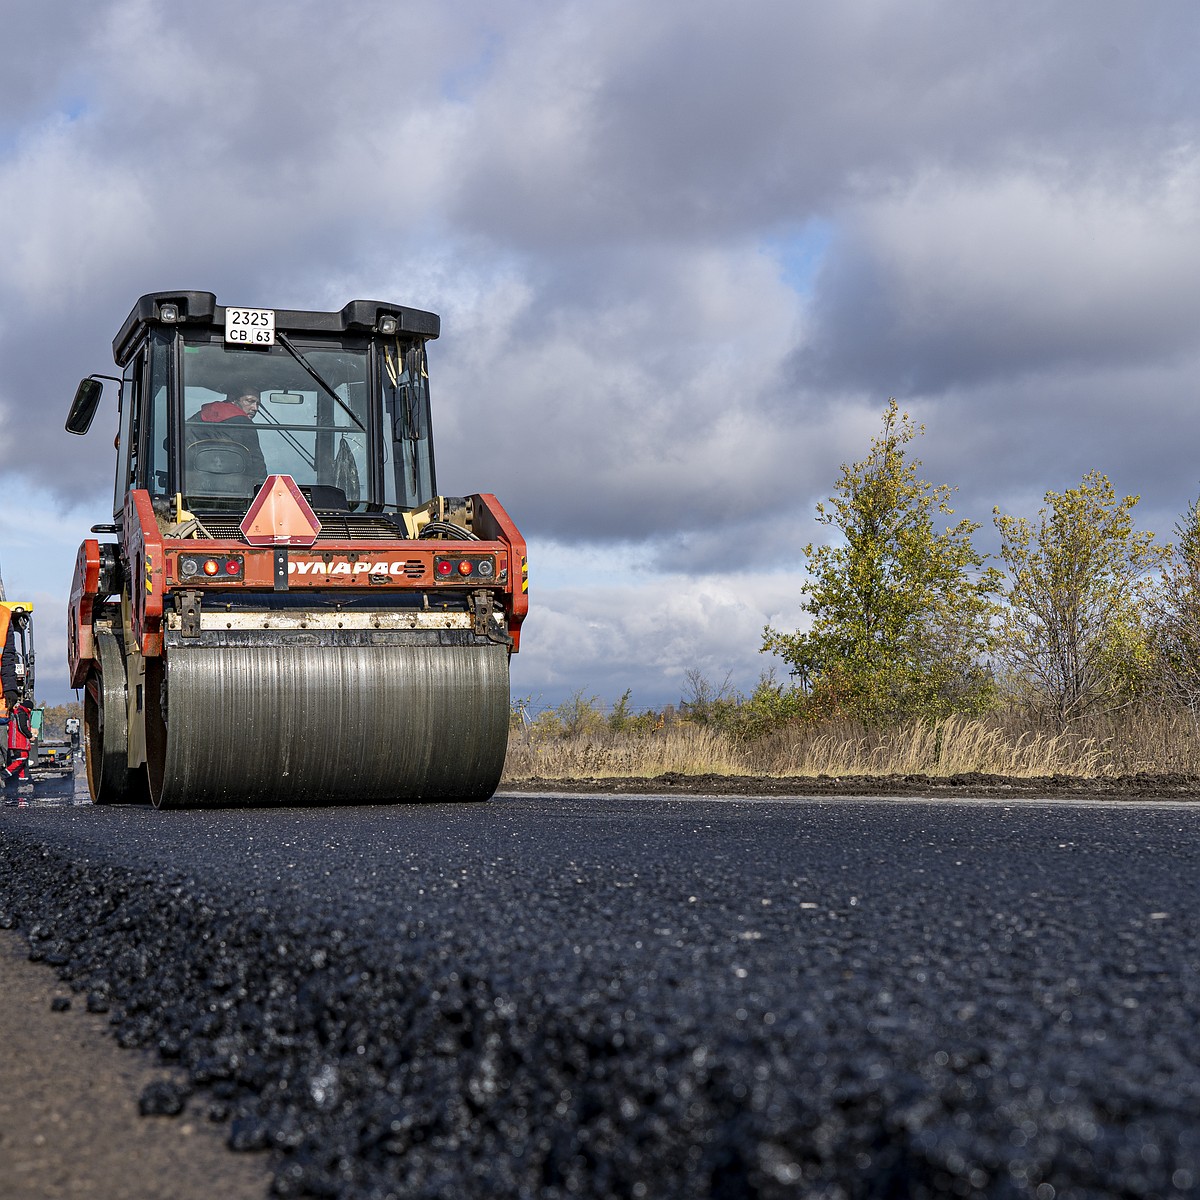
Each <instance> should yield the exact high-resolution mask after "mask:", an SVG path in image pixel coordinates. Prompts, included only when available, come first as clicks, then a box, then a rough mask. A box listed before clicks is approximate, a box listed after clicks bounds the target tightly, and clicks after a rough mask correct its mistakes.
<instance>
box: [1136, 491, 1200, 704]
mask: <svg viewBox="0 0 1200 1200" xmlns="http://www.w3.org/2000/svg"><path fill="white" fill-rule="evenodd" d="M1175 536H1176V537H1177V538H1178V539H1179V541H1178V542H1177V543H1176V544H1175V545H1174V546H1172V547H1171V553H1170V558H1169V559H1168V560H1167V563H1166V565H1165V566H1164V568H1163V572H1162V578H1161V580H1160V581H1159V586H1158V587H1157V589H1156V590H1155V591H1154V593H1153V595H1152V597H1151V599H1150V601H1149V603H1148V605H1147V618H1148V623H1149V630H1150V644H1151V649H1152V651H1153V655H1154V658H1153V663H1152V671H1153V681H1154V684H1155V686H1156V687H1157V689H1158V690H1159V692H1160V693H1161V694H1162V695H1163V696H1165V697H1166V698H1167V699H1168V700H1170V701H1172V702H1173V703H1175V704H1178V705H1180V706H1181V707H1183V708H1186V709H1187V710H1188V712H1189V713H1190V714H1191V716H1192V720H1193V722H1195V723H1198V724H1200V499H1197V500H1195V501H1194V502H1193V503H1192V505H1191V507H1190V508H1189V509H1188V511H1187V512H1186V513H1185V514H1184V515H1183V516H1182V517H1181V518H1180V520H1179V521H1178V522H1177V523H1176V525H1175Z"/></svg>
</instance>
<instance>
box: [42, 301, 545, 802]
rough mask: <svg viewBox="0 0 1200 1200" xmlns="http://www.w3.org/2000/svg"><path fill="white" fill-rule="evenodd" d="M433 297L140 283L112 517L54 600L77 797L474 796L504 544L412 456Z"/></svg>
mask: <svg viewBox="0 0 1200 1200" xmlns="http://www.w3.org/2000/svg"><path fill="white" fill-rule="evenodd" d="M440 327H441V323H440V319H439V318H438V316H437V315H436V314H434V313H431V312H425V311H422V310H420V309H415V308H408V307H406V306H404V305H400V304H388V303H383V302H379V301H374V300H352V301H350V302H349V303H348V304H346V305H345V307H343V308H342V309H341V310H340V311H338V312H320V311H299V310H290V309H269V308H247V307H233V306H226V305H220V304H218V303H217V300H216V296H215V295H214V294H213V293H211V292H192V291H180V292H154V293H151V294H148V295H145V296H142V297H140V298H139V299H138V301H137V303H135V304H134V306H133V309H132V311H131V312H130V313H129V316H128V317H127V318H126V320H125V322H124V324H123V325H122V326H121V328H120V331H119V332H118V333H117V336H116V337H115V338H114V340H113V358H114V361H115V363H116V367H117V370H118V372H119V373H118V374H114V375H104V374H99V373H97V374H94V375H90V376H88V377H87V378H86V379H84V380H83V381H82V382H81V383H80V385H79V388H78V390H77V391H76V393H75V397H74V399H73V401H72V403H71V407H70V411H69V414H68V416H67V421H66V428H67V431H68V432H70V433H73V434H85V433H87V431H88V429H89V428H90V427H91V425H92V421H93V418H94V416H95V414H96V412H97V410H98V408H99V407H100V402H101V399H102V396H103V393H104V391H105V383H106V382H107V383H108V384H109V385H110V391H112V390H115V392H116V397H117V422H116V423H117V434H116V441H115V446H116V451H117V467H116V486H115V491H114V502H113V516H112V521H111V522H104V523H100V524H96V525H94V526H92V529H91V532H92V533H93V534H96V535H99V536H97V537H91V538H87V539H86V540H85V541H84V542H83V545H82V546H81V547H80V550H79V556H78V559H77V562H76V567H75V577H74V581H73V584H72V588H71V599H70V609H69V615H68V646H67V653H68V664H69V668H70V675H71V684H72V686H73V687H75V688H77V689H82V693H83V742H84V760H85V763H86V768H87V779H88V787H89V789H90V792H91V798H92V801H93V802H94V803H97V804H108V803H146V802H147V801H148V802H150V803H152V804H154V805H155V806H156V807H159V808H190V807H222V806H225V807H232V806H260V805H262V806H266V805H314V804H320V805H329V804H370V803H398V802H416V801H458V800H463V801H479V800H486V799H487V798H488V797H489V796H491V795H492V793H493V792H494V791H495V789H496V786H497V784H498V783H499V780H500V774H501V770H502V769H503V765H504V755H505V750H506V748H507V743H508V724H509V659H510V656H511V655H512V654H514V653H516V652H517V650H518V649H519V647H520V635H521V623H522V621H523V619H524V617H525V613H526V611H527V608H528V565H527V561H526V547H525V541H524V539H523V538H522V537H521V535H520V533H519V532H518V531H517V528H516V526H515V525H514V524H513V522H512V520H511V519H510V518H509V516H508V514H507V513H506V512H505V510H504V508H503V507H502V506H501V505H500V503H499V502H498V501H497V499H496V497H495V496H493V495H491V494H487V493H476V494H472V495H458V496H450V495H441V494H439V493H438V489H437V483H436V477H435V473H434V454H433V432H432V424H431V413H430V400H429V372H428V357H427V353H426V347H427V344H428V343H429V342H430V341H432V340H433V339H435V338H436V337H437V336H438V334H439V332H440Z"/></svg>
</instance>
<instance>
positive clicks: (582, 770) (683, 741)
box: [504, 723, 748, 779]
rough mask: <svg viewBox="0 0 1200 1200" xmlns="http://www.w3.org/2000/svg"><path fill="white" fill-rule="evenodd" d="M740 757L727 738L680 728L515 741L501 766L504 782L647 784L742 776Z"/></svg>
mask: <svg viewBox="0 0 1200 1200" xmlns="http://www.w3.org/2000/svg"><path fill="white" fill-rule="evenodd" d="M747 769H748V768H747V765H746V761H745V756H744V755H743V754H742V753H741V752H740V751H739V750H738V748H737V747H736V746H735V745H734V743H733V741H732V739H731V738H728V737H726V736H725V735H724V734H721V733H718V732H717V731H716V730H715V729H708V728H705V727H703V726H700V725H688V724H686V723H680V724H676V725H673V726H670V727H668V728H665V729H662V730H658V731H654V732H651V733H645V734H632V733H631V734H620V733H603V734H578V735H576V736H574V737H549V738H547V737H538V736H529V735H523V734H516V735H514V736H513V737H512V738H511V739H510V741H509V746H508V758H507V759H506V760H505V763H504V775H505V778H506V779H528V778H530V777H531V776H534V775H537V776H540V777H541V778H543V779H573V778H585V779H620V778H644V779H651V778H653V777H654V776H655V775H662V774H664V773H666V772H668V771H677V772H679V773H680V774H681V775H710V774H712V775H741V774H745V773H746V771H747Z"/></svg>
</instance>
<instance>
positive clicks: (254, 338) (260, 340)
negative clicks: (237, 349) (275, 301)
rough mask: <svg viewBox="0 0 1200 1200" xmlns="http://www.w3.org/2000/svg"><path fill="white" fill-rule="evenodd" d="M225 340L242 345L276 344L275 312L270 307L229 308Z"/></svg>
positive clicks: (226, 315) (226, 313) (226, 317)
mask: <svg viewBox="0 0 1200 1200" xmlns="http://www.w3.org/2000/svg"><path fill="white" fill-rule="evenodd" d="M225 340H226V341H227V342H237V343H238V345H240V346H273V345H275V313H274V310H272V309H270V308H227V309H226V310H225Z"/></svg>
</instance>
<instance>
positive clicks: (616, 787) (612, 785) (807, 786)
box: [501, 771, 1200, 800]
mask: <svg viewBox="0 0 1200 1200" xmlns="http://www.w3.org/2000/svg"><path fill="white" fill-rule="evenodd" d="M501 788H502V790H503V791H506V792H572V793H577V792H603V793H606V794H607V793H622V792H629V793H636V794H642V795H644V794H654V795H668V796H669V795H673V794H678V795H692V796H695V795H702V796H940V797H945V798H947V799H956V800H968V799H972V798H979V799H1003V798H1006V797H1014V798H1025V799H1037V798H1040V797H1057V798H1061V797H1074V798H1078V799H1081V800H1193V799H1200V775H1181V774H1150V773H1148V772H1141V773H1139V774H1136V775H1121V776H1114V777H1111V778H1083V777H1080V776H1074V775H1044V776H1037V777H1034V778H1028V779H1025V778H1018V777H1013V776H1005V775H984V774H981V773H979V772H968V773H965V774H962V775H841V776H832V775H815V776H812V775H793V776H788V777H782V778H780V777H770V776H765V775H711V774H709V775H681V774H679V773H678V772H675V771H668V772H667V773H665V774H663V775H656V776H654V777H653V778H650V779H636V778H623V779H595V778H581V779H570V780H564V779H542V778H540V777H536V776H535V777H534V778H531V779H511V780H505V781H504V783H503V784H502V785H501Z"/></svg>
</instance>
